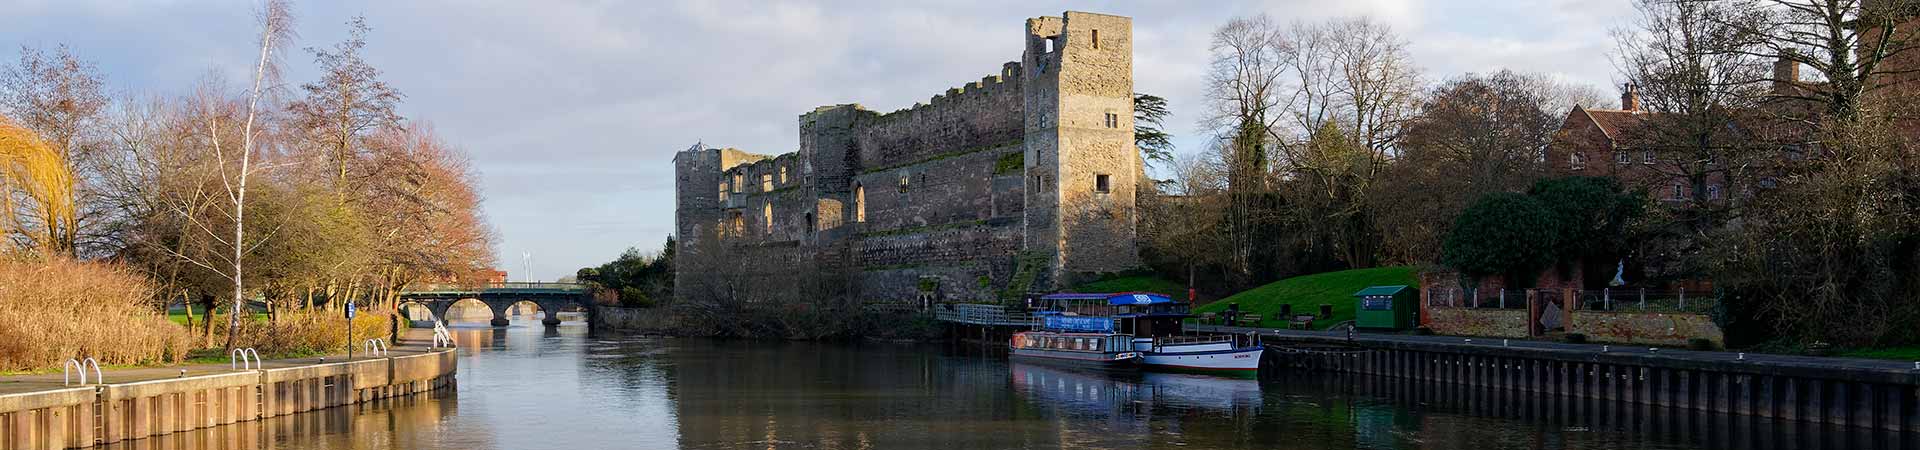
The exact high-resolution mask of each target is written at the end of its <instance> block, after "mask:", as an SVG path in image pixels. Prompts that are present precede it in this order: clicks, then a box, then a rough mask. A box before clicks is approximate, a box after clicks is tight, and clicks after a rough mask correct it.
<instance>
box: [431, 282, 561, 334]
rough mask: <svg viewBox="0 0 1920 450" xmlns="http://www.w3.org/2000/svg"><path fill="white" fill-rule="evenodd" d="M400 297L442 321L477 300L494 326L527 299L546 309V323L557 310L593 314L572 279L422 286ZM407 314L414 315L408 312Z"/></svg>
mask: <svg viewBox="0 0 1920 450" xmlns="http://www.w3.org/2000/svg"><path fill="white" fill-rule="evenodd" d="M400 298H401V305H402V306H403V307H405V305H409V304H419V305H422V306H424V307H425V308H427V309H428V310H429V311H432V312H433V314H434V317H435V318H438V319H440V320H443V321H445V320H448V314H447V313H448V312H449V311H450V310H451V309H452V308H453V306H455V305H471V304H472V303H470V302H479V303H481V304H483V305H484V306H485V308H486V309H487V311H489V312H491V313H492V317H491V318H492V320H491V321H490V323H491V324H492V325H493V326H506V325H508V324H510V321H509V319H508V317H509V316H510V312H511V309H512V308H514V307H515V306H516V305H521V304H526V303H532V304H533V305H534V307H535V308H538V310H539V311H540V312H543V313H546V316H547V317H546V318H545V319H544V320H542V321H541V322H542V323H544V324H546V325H549V326H552V325H559V324H560V320H559V313H561V312H564V311H569V310H583V311H585V312H586V313H587V314H588V315H589V316H591V315H592V314H593V310H592V301H591V299H589V298H588V297H587V295H586V289H585V287H584V286H581V285H579V284H572V283H493V284H489V285H482V286H423V287H421V288H420V289H409V290H407V291H403V292H401V294H400ZM409 318H413V317H411V316H409ZM413 319H416V320H417V319H418V318H413ZM589 323H591V320H589Z"/></svg>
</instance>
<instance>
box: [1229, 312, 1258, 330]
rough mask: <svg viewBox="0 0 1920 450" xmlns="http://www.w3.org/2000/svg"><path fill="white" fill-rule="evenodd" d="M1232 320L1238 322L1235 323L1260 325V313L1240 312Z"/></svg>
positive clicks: (1252, 325) (1251, 325)
mask: <svg viewBox="0 0 1920 450" xmlns="http://www.w3.org/2000/svg"><path fill="white" fill-rule="evenodd" d="M1234 321H1236V322H1239V323H1238V324H1237V325H1242V326H1250V327H1257V326H1260V315H1259V314H1256V313H1241V314H1240V317H1237V318H1235V319H1234Z"/></svg>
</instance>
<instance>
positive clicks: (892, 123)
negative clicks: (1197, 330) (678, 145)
mask: <svg viewBox="0 0 1920 450" xmlns="http://www.w3.org/2000/svg"><path fill="white" fill-rule="evenodd" d="M1132 28H1133V27H1132V19H1129V18H1126V17H1119V16H1110V15H1103V14H1093V13H1084V12H1076V11H1068V12H1066V13H1063V14H1062V15H1061V16H1060V17H1038V18H1032V19H1027V21H1026V26H1025V28H1024V29H1023V30H1022V31H1023V39H1024V41H1023V42H1024V43H1025V51H1024V52H1023V54H1022V55H1021V58H1020V61H1018V62H1008V63H1006V64H1004V65H1002V66H1001V67H1000V68H999V70H998V71H997V72H996V73H995V74H994V75H991V76H988V77H985V78H982V79H980V81H978V82H970V83H967V84H965V85H964V86H960V87H956V88H952V89H948V90H947V91H946V92H945V93H942V94H939V95H935V96H933V98H932V99H931V100H929V101H928V103H926V104H915V105H914V106H913V107H911V108H908V109H903V110H899V111H894V112H891V113H886V114H881V113H877V112H874V111H870V110H867V109H866V108H863V107H861V106H860V105H858V104H843V105H831V106H822V107H819V108H815V109H814V110H813V111H811V112H807V113H805V114H801V115H800V117H799V122H800V123H799V125H800V136H799V148H798V150H797V151H795V152H792V153H783V154H779V155H771V156H770V155H761V154H753V153H747V152H743V151H740V150H736V149H731V148H709V147H707V146H705V145H695V146H694V147H693V148H690V149H687V150H684V151H681V152H679V153H678V154H676V155H674V169H675V175H676V177H677V179H676V185H675V188H676V205H675V213H674V216H675V217H674V219H675V223H676V231H675V232H676V234H677V235H678V236H679V237H680V240H679V244H680V248H679V249H678V250H677V251H678V252H680V254H682V255H687V254H689V253H687V252H690V251H695V249H696V247H698V246H699V244H700V241H699V240H700V239H721V240H722V241H723V242H726V243H727V244H729V245H738V246H748V247H751V248H753V250H754V251H753V252H748V253H742V254H747V255H755V256H752V257H753V258H765V259H768V261H766V262H767V263H769V264H781V265H785V264H792V263H793V262H795V261H800V262H802V263H805V262H811V263H812V264H813V267H795V268H794V269H792V270H825V269H845V270H847V271H848V272H850V273H851V274H852V275H853V284H855V285H856V286H854V287H855V288H856V289H857V291H858V292H859V296H860V297H861V298H862V299H864V300H868V301H902V300H956V301H977V300H984V299H989V298H992V297H993V296H994V295H996V293H999V292H1006V291H1010V290H1047V289H1050V288H1058V287H1062V286H1066V285H1070V284H1072V283H1073V282H1075V281H1077V280H1079V279H1082V278H1085V277H1088V276H1092V275H1094V274H1098V273H1102V272H1115V271H1121V270H1126V269H1130V268H1134V267H1136V266H1138V265H1139V257H1138V251H1137V248H1136V242H1135V235H1134V227H1135V222H1136V218H1137V211H1136V210H1135V205H1134V196H1135V188H1136V187H1137V186H1139V182H1138V181H1139V180H1138V177H1140V176H1141V174H1142V173H1143V172H1142V170H1141V164H1142V162H1141V160H1140V153H1139V151H1138V150H1137V149H1136V148H1135V147H1134V142H1133V102H1132V98H1133V37H1132ZM761 255H765V256H761ZM675 275H676V277H680V278H682V279H684V278H685V277H686V276H687V274H686V273H678V274H675Z"/></svg>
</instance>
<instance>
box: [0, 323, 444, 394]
mask: <svg viewBox="0 0 1920 450" xmlns="http://www.w3.org/2000/svg"><path fill="white" fill-rule="evenodd" d="M401 336H402V337H404V338H405V342H406V344H405V345H401V344H395V343H388V344H389V345H391V346H392V347H390V348H388V349H387V354H386V356H406V355H418V354H422V353H426V352H427V350H428V349H427V346H428V345H429V344H430V343H432V341H433V332H432V330H430V329H417V328H407V329H403V331H402V332H401ZM364 359H375V357H371V356H369V355H366V354H364V353H362V352H361V348H360V347H355V348H354V351H353V357H352V358H351V359H349V358H348V357H347V354H346V353H344V352H342V353H337V354H330V355H322V356H313V357H306V358H287V359H269V360H263V361H260V365H259V366H258V367H251V368H248V369H245V370H242V369H239V368H238V366H232V365H229V364H228V363H218V364H184V365H178V366H164V367H126V368H101V376H102V378H105V380H99V379H95V378H94V375H93V369H92V368H91V367H89V368H87V374H86V376H87V383H88V384H123V383H134V382H141V381H153V380H162V379H169V378H186V377H195V376H201V375H218V374H227V373H237V372H247V371H252V370H258V369H284V368H290V367H300V366H312V365H318V364H325V363H337V362H345V361H359V360H364ZM68 370H71V369H68ZM67 377H71V378H72V380H73V384H67V382H66V380H64V378H67ZM79 379H80V374H78V373H70V374H66V375H63V374H62V373H61V372H52V373H39V374H29V375H8V376H0V395H7V394H19V393H27V392H39V391H50V390H55V389H66V388H71V387H77V386H79Z"/></svg>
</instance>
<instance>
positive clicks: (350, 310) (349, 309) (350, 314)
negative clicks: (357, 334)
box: [347, 303, 353, 320]
mask: <svg viewBox="0 0 1920 450" xmlns="http://www.w3.org/2000/svg"><path fill="white" fill-rule="evenodd" d="M347 320H353V304H352V303H348V304H347Z"/></svg>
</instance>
